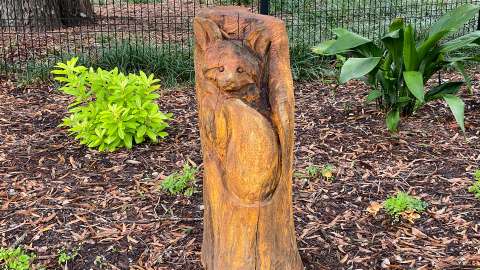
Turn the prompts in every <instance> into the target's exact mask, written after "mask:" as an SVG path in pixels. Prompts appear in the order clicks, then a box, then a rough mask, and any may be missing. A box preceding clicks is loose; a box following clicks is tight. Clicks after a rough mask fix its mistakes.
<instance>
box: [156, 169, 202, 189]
mask: <svg viewBox="0 0 480 270" xmlns="http://www.w3.org/2000/svg"><path fill="white" fill-rule="evenodd" d="M197 173H198V168H197V167H196V166H192V165H190V164H189V163H188V162H185V164H184V165H183V169H182V171H181V172H174V173H172V174H171V175H169V176H167V178H165V180H163V182H162V183H161V185H160V186H161V188H162V189H163V190H165V191H167V192H168V193H170V194H172V195H177V194H180V193H183V194H184V195H185V196H192V194H193V192H195V177H196V175H197Z"/></svg>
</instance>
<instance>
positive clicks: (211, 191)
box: [193, 7, 303, 270]
mask: <svg viewBox="0 0 480 270" xmlns="http://www.w3.org/2000/svg"><path fill="white" fill-rule="evenodd" d="M193 27H194V32H195V76H196V83H195V84H196V92H197V102H198V110H199V125H200V135H201V142H202V151H203V162H204V163H203V164H204V179H203V198H204V204H205V210H204V231H203V244H202V264H203V265H204V267H205V269H207V270H225V269H228V270H301V269H303V266H302V262H301V260H300V256H299V254H298V250H297V247H296V241H295V230H294V226H293V215H292V206H291V178H292V158H293V103H294V101H293V85H292V79H291V72H290V67H289V57H288V42H287V40H286V37H287V35H286V30H285V26H284V24H283V23H282V22H281V21H279V20H276V19H274V18H271V17H267V16H260V15H254V14H251V13H249V12H248V11H247V10H244V9H239V8H233V7H225V8H216V9H206V10H204V11H202V12H200V13H199V15H198V17H196V18H195V19H194V24H193ZM233 37H235V39H233ZM272 40H274V41H272Z"/></svg>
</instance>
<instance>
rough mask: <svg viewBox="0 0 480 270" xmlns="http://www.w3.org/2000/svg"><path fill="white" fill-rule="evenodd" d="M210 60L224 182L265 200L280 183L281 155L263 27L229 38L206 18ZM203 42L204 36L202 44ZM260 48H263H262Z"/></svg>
mask: <svg viewBox="0 0 480 270" xmlns="http://www.w3.org/2000/svg"><path fill="white" fill-rule="evenodd" d="M202 27H203V29H204V31H205V39H204V40H203V41H204V42H205V43H203V44H201V45H200V46H202V47H204V49H205V50H204V51H205V59H208V61H206V62H204V66H203V67H202V72H203V74H204V76H205V78H206V79H207V80H208V82H207V83H209V84H210V85H209V86H207V87H212V86H213V87H215V89H214V90H213V91H214V92H215V94H216V95H217V97H216V99H217V104H216V105H215V115H214V116H212V117H213V118H212V121H211V122H210V123H208V125H209V127H207V129H208V130H209V131H210V132H209V133H210V134H211V136H212V142H214V143H215V144H216V146H217V151H218V154H219V158H220V161H221V164H222V170H223V171H224V175H225V176H224V178H225V179H224V180H225V181H224V187H225V189H226V190H227V191H229V192H230V193H231V194H232V198H233V199H235V200H237V202H238V203H242V204H246V205H250V204H258V203H259V202H262V201H264V200H266V199H268V197H269V196H270V195H271V194H272V193H273V192H274V190H275V187H276V185H277V184H278V179H279V178H278V165H279V158H280V151H279V142H278V139H277V134H276V133H275V130H274V128H273V126H272V124H271V120H270V119H269V117H270V111H269V105H268V99H267V96H268V95H267V93H266V88H265V87H263V88H262V83H261V82H262V79H263V78H262V76H263V75H262V74H263V72H262V70H263V67H264V65H263V63H264V59H263V57H262V56H261V55H260V54H261V53H265V51H266V50H267V49H268V43H264V46H267V47H263V48H261V49H259V47H258V46H259V45H255V44H256V42H257V41H258V40H259V38H260V35H259V34H258V31H252V32H250V33H249V34H248V35H247V37H246V39H245V40H246V44H244V43H243V42H239V41H235V40H230V39H228V38H229V35H228V34H227V33H225V32H223V31H221V30H220V28H219V27H218V26H217V25H216V24H215V23H214V22H212V21H210V20H207V19H204V20H203V21H202ZM200 42H201V41H199V43H200ZM255 49H257V50H259V51H258V53H257V51H255Z"/></svg>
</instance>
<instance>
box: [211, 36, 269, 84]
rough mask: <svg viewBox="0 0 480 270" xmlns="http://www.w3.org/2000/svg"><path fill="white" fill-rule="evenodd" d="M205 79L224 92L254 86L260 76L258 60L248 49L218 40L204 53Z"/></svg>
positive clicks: (227, 41)
mask: <svg viewBox="0 0 480 270" xmlns="http://www.w3.org/2000/svg"><path fill="white" fill-rule="evenodd" d="M205 59H207V61H206V62H205V64H204V67H203V73H204V76H205V78H206V79H208V80H210V81H211V82H213V83H214V84H216V85H217V87H218V89H220V90H222V91H224V92H233V91H239V90H242V89H245V88H247V87H249V86H255V85H256V84H257V82H258V79H259V76H260V60H259V59H258V57H256V56H255V55H254V54H253V53H252V52H251V51H250V50H249V49H248V48H246V47H244V46H241V45H239V44H237V43H236V42H234V41H229V40H218V41H216V42H215V43H213V44H211V46H209V47H208V48H207V49H206V51H205Z"/></svg>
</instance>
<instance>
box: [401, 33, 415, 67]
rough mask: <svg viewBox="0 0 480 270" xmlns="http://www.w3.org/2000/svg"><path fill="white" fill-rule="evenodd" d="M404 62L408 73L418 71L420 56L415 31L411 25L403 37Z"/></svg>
mask: <svg viewBox="0 0 480 270" xmlns="http://www.w3.org/2000/svg"><path fill="white" fill-rule="evenodd" d="M403 62H404V63H405V70H406V71H414V70H416V69H417V63H418V55H417V48H416V43H415V31H414V30H413V27H412V26H411V25H407V26H406V27H405V31H404V37H403Z"/></svg>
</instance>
